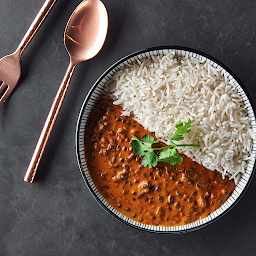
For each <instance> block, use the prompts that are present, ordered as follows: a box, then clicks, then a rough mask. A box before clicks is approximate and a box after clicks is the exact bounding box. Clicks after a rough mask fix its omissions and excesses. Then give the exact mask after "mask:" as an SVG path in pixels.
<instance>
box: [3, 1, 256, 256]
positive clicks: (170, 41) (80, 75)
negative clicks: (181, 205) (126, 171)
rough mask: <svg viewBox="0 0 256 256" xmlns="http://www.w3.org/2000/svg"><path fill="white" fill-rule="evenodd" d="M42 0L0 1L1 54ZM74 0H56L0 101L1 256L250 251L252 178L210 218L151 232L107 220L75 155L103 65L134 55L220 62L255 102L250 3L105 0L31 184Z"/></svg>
mask: <svg viewBox="0 0 256 256" xmlns="http://www.w3.org/2000/svg"><path fill="white" fill-rule="evenodd" d="M43 2H44V1H43V0H8V1H7V0H5V1H1V3H0V56H4V55H5V54H8V53H11V52H13V51H14V50H15V49H16V47H17V46H18V44H19V42H20V40H21V39H22V37H23V35H24V34H25V32H26V30H27V28H28V27H29V26H30V24H31V22H32V20H33V19H34V17H35V16H36V14H37V12H38V10H39V9H40V8H41V6H42V5H43ZM79 2H80V1H79V0H72V1H69V0H58V1H57V3H56V5H55V6H54V8H53V10H52V11H51V13H50V15H49V17H48V18H47V19H46V21H45V23H44V24H43V26H42V27H41V29H40V30H39V32H38V34H37V35H36V37H35V38H34V39H33V40H32V42H31V44H30V45H29V46H28V48H27V49H26V50H25V52H24V53H23V55H22V58H21V64H22V76H21V79H20V81H19V83H18V85H17V87H16V89H15V90H14V92H13V93H12V95H11V97H10V98H9V99H8V100H7V101H6V102H5V103H4V105H2V106H1V107H0V255H1V256H2V255H3V256H5V255H12V256H17V255H21V256H23V255H24V256H30V255H32V256H34V255H35V256H41V255H45V256H48V255H56V256H58V255H61V256H66V255H67V256H69V255H96V256H97V255H133V256H137V255H138V256H143V255H145V256H146V255H178V256H183V255H184V256H186V255H190V256H191V255H255V253H256V246H255V240H256V218H255V216H256V204H255V198H256V189H255V187H256V180H255V178H253V180H252V182H251V184H250V186H249V188H248V190H247V192H246V193H245V195H244V196H243V198H242V199H241V201H240V202H239V203H238V204H237V205H236V206H235V207H234V208H233V209H232V210H231V211H230V212H228V213H227V214H226V215H225V216H223V217H222V218H221V219H220V220H218V221H217V222H215V223H213V224H211V225H209V226H207V227H205V228H203V229H201V230H198V231H195V232H192V233H188V234H183V235H159V234H153V233H147V232H142V231H139V230H136V229H133V228H130V227H128V226H126V225H125V224H123V223H120V222H118V221H116V220H115V219H114V218H113V217H112V216H110V215H109V214H108V213H106V212H105V211H104V210H103V209H102V208H101V207H100V206H99V205H98V203H97V202H96V201H95V200H94V198H93V197H92V196H91V194H90V192H89V190H88V189H87V187H86V185H85V183H84V181H83V179H82V177H81V175H80V172H79V168H78V165H77V161H76V152H75V130H76V122H77V117H78V114H79V110H80V107H81V105H82V102H83V100H84V98H85V96H86V94H87V92H88V91H89V89H90V88H91V86H92V85H93V83H94V82H95V81H96V80H97V78H98V77H99V76H100V75H101V74H102V72H104V71H105V70H106V69H107V68H108V67H109V66H110V65H112V64H113V63H114V62H116V61H117V60H119V59H120V58H122V57H124V56H125V55H127V54H130V53H132V52H134V51H137V50H141V49H144V48H148V47H152V46H160V45H178V46H186V47H190V48H194V49H196V50H200V51H203V52H205V53H207V54H209V55H211V56H213V57H215V58H217V59H218V60H219V61H221V62H222V63H224V64H225V65H226V66H227V67H229V68H230V69H231V70H232V71H233V72H234V73H235V74H236V75H237V76H238V78H239V79H240V80H241V81H242V82H243V83H244V85H245V87H246V89H247V91H248V93H249V95H250V97H251V100H252V103H253V106H254V107H255V101H256V90H255V88H256V82H255V76H256V65H255V64H256V34H255V24H256V15H255V10H256V2H255V1H254V0H245V1H237V0H182V1H181V0H154V1H153V0H143V1H138V0H129V1H128V0H104V1H103V2H104V4H105V5H106V7H107V10H108V13H109V32H108V36H107V39H106V43H105V45H104V47H103V49H102V51H101V52H100V53H99V54H98V55H97V56H96V57H95V58H93V59H92V60H90V61H87V62H84V63H81V64H79V65H78V66H77V68H76V70H75V72H74V75H73V78H72V80H71V84H70V88H69V89H68V92H67V95H66V98H65V100H64V104H63V106H62V108H61V112H60V114H59V116H58V119H57V122H56V124H55V127H54V130H53V132H52V134H51V137H50V140H49V143H48V145H47V147H46V150H45V153H44V155H43V158H42V160H41V163H40V166H39V169H38V173H37V175H36V179H35V182H34V183H33V184H27V183H25V182H24V181H23V178H24V175H25V172H26V169H27V167H28V164H29V161H30V159H31V156H32V153H33V151H34V148H35V145H36V143H37V140H38V137H39V135H40V132H41V129H42V127H43V124H44V122H45V119H46V116H47V114H48V111H49V109H50V106H51V104H52V101H53V99H54V97H55V94H56V92H57V90H58V86H59V84H60V83H61V81H62V78H63V76H64V73H65V71H66V68H67V66H68V62H69V58H68V54H67V52H66V50H65V47H64V45H63V31H64V28H65V25H66V22H67V20H68V18H69V16H70V14H71V13H72V11H73V10H74V9H75V7H76V6H77V5H78V4H79Z"/></svg>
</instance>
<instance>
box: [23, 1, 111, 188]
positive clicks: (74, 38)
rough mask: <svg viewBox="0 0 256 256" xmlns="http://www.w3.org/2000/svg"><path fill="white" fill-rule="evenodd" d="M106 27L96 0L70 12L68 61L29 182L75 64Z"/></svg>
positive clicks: (91, 52)
mask: <svg viewBox="0 0 256 256" xmlns="http://www.w3.org/2000/svg"><path fill="white" fill-rule="evenodd" d="M107 30H108V14H107V10H106V8H105V6H104V4H103V3H102V2H101V1H100V0H87V1H86V0H85V1H83V2H81V3H80V4H79V5H78V6H77V8H76V9H75V11H74V12H73V14H72V15H71V17H70V19H69V21H68V23H67V26H66V29H65V33H64V42H65V46H66V49H67V51H68V53H69V56H70V64H69V66H68V69H67V72H66V74H65V76H64V78H63V81H62V83H61V85H60V88H59V90H58V92H57V95H56V97H55V99H54V102H53V104H52V107H51V110H50V112H49V114H48V117H47V119H46V122H45V125H44V127H43V130H42V133H41V135H40V138H39V141H38V143H37V146H36V149H35V152H34V154H33V157H32V159H31V162H30V165H29V167H28V170H27V173H26V175H25V178H24V180H25V181H26V182H30V183H32V182H33V181H34V177H35V174H36V171H37V168H38V165H39V162H40V160H41V158H42V155H43V152H44V149H45V146H46V144H47V141H48V139H49V136H50V133H51V131H52V128H53V125H54V123H55V120H56V118H57V115H58V112H59V110H60V107H61V104H62V102H63V99H64V96H65V93H66V91H67V88H68V85H69V81H70V79H71V76H72V74H73V72H74V69H75V66H76V65H77V64H78V63H79V62H81V61H85V60H89V59H91V58H93V57H94V56H95V55H96V54H97V53H98V52H99V51H100V49H101V48H102V46H103V44H104V41H105V38H106V35H107Z"/></svg>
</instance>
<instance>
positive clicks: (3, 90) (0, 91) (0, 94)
mask: <svg viewBox="0 0 256 256" xmlns="http://www.w3.org/2000/svg"><path fill="white" fill-rule="evenodd" d="M10 94H11V91H10V90H9V86H8V85H6V86H4V83H3V82H2V83H1V85H0V106H1V105H2V104H3V103H4V102H5V100H6V99H7V98H8V97H9V95H10Z"/></svg>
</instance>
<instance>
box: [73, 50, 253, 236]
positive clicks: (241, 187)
mask: <svg viewBox="0 0 256 256" xmlns="http://www.w3.org/2000/svg"><path fill="white" fill-rule="evenodd" d="M170 51H174V52H175V54H176V55H178V56H192V57H194V58H197V59H199V60H204V61H208V62H210V63H211V64H212V65H213V66H214V67H217V68H220V69H221V72H222V73H223V74H224V73H225V75H226V77H227V78H228V79H229V80H230V82H231V83H232V84H233V85H234V86H235V87H237V89H238V91H239V94H240V95H241V97H242V100H243V102H244V105H245V108H246V110H247V115H248V117H249V121H250V123H251V126H252V130H253V132H254V134H255V133H256V126H255V115H254V111H253V108H252V105H251V103H250V100H249V96H248V94H247V92H246V90H245V88H244V86H243V85H242V83H241V81H240V80H239V79H238V78H237V77H236V76H235V74H233V73H232V72H231V71H230V70H229V69H228V68H227V67H225V66H224V65H223V64H222V63H220V62H219V61H218V60H216V59H214V58H212V57H211V56H209V55H207V54H205V53H202V52H200V51H197V50H193V49H190V48H185V47H177V46H165V47H154V48H150V49H145V50H141V51H138V52H135V53H132V54H130V55H128V56H126V57H124V58H122V59H121V60H119V61H117V62H116V63H115V64H113V65H112V66H111V67H110V68H108V69H107V70H106V71H105V72H104V73H103V74H102V75H101V76H100V78H99V79H98V80H97V81H96V83H95V84H94V85H93V86H92V88H91V90H90V91H89V93H88V95H87V96H86V98H85V100H84V102H83V105H82V107H81V110H80V114H79V117H78V122H77V131H76V151H77V160H78V165H79V168H80V171H81V174H82V177H83V179H84V181H85V183H86V185H87V187H88V189H89V190H90V192H91V193H92V195H93V197H94V198H95V199H96V200H97V201H98V203H99V204H100V205H101V206H102V207H103V208H104V209H105V210H106V211H107V212H108V213H109V214H111V215H112V216H113V217H115V218H116V219H117V220H119V221H121V222H123V223H125V224H127V225H129V226H131V227H133V228H136V229H140V230H145V231H149V232H155V233H169V234H178V233H186V232H190V231H193V230H197V229H199V228H202V227H205V226H206V225H208V224H210V223H212V222H214V221H216V220H217V219H219V218H221V217H222V216H223V215H224V214H226V213H227V212H228V211H229V210H231V209H232V208H233V207H234V206H235V205H236V204H237V203H238V201H239V200H240V199H241V197H242V196H243V194H244V193H245V191H246V189H247V187H248V185H249V183H250V181H251V179H252V176H253V173H254V165H255V157H256V140H255V139H254V140H253V143H252V151H251V152H252V153H251V156H250V160H248V161H247V165H246V168H245V173H244V174H242V176H241V178H240V180H239V181H238V183H237V185H236V188H235V190H234V191H233V193H232V194H231V195H230V197H229V198H228V199H227V201H226V202H225V203H224V204H223V205H221V207H220V208H218V209H217V210H216V211H214V212H213V213H211V214H210V215H208V216H207V217H206V218H204V219H201V220H198V221H195V222H193V223H190V224H187V225H181V226H170V227H164V226H153V225H146V224H142V223H140V222H137V221H135V220H132V219H130V218H128V217H126V216H124V215H122V214H121V213H120V212H118V211H117V210H116V209H114V208H113V207H112V206H111V205H109V203H108V202H107V201H106V200H105V199H104V197H103V196H102V195H101V194H100V192H99V191H98V190H97V188H96V187H95V185H94V183H93V181H92V179H91V176H90V173H89V172H88V168H87V163H86V157H85V149H84V139H85V126H86V123H87V119H88V117H89V115H90V111H91V109H92V108H93V106H94V103H95V102H96V101H97V99H98V98H99V97H100V96H101V95H102V94H103V93H104V88H105V86H106V85H107V83H108V81H109V79H110V78H111V76H113V74H114V73H115V72H117V71H118V70H120V69H121V68H123V67H124V66H126V65H127V64H130V63H133V62H134V61H136V60H137V59H143V58H147V57H150V56H156V55H159V54H166V53H168V52H170ZM255 137H256V136H255Z"/></svg>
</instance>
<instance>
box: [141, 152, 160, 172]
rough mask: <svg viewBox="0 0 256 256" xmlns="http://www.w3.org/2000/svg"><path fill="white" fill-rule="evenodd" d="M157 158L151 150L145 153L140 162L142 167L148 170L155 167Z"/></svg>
mask: <svg viewBox="0 0 256 256" xmlns="http://www.w3.org/2000/svg"><path fill="white" fill-rule="evenodd" d="M157 162H158V158H157V155H156V154H155V153H154V151H153V150H149V151H147V152H145V155H144V158H143V160H142V165H143V166H144V167H146V166H148V167H149V168H152V166H153V167H155V166H156V165H157Z"/></svg>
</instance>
